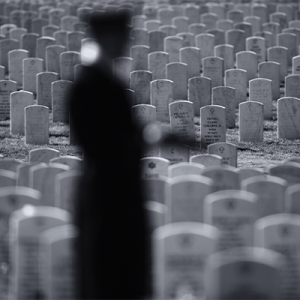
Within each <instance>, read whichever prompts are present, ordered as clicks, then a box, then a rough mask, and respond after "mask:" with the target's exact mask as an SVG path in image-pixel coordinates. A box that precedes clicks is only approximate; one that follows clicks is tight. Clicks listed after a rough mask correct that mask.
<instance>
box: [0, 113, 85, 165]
mask: <svg viewBox="0 0 300 300" xmlns="http://www.w3.org/2000/svg"><path fill="white" fill-rule="evenodd" d="M49 119H50V120H49V121H50V123H49V124H50V126H49V145H27V144H25V136H21V135H11V134H10V128H9V126H10V121H9V120H0V155H1V156H0V158H4V159H20V160H22V161H24V162H28V161H29V151H30V150H32V149H37V148H53V149H56V150H58V151H60V155H71V156H77V157H80V158H82V156H83V155H82V154H83V152H82V150H81V149H80V148H79V147H78V146H73V145H72V146H70V145H69V131H70V130H69V126H68V125H66V124H64V123H59V122H57V123H52V115H51V114H49Z"/></svg>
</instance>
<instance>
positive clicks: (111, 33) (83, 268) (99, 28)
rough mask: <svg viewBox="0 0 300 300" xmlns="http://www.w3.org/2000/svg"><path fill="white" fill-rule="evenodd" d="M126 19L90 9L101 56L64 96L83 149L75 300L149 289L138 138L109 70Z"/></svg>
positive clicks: (134, 295) (132, 295)
mask: <svg viewBox="0 0 300 300" xmlns="http://www.w3.org/2000/svg"><path fill="white" fill-rule="evenodd" d="M129 23H130V16H129V15H128V13H126V12H113V13H112V12H110V13H108V12H105V13H100V12H99V13H95V12H94V13H92V14H91V15H90V18H89V26H90V28H89V33H90V34H91V35H92V37H93V38H94V39H95V40H96V41H97V43H98V44H99V45H100V50H101V51H100V55H99V58H98V60H97V61H95V62H94V63H93V64H92V65H89V66H83V67H82V69H81V73H80V75H79V77H78V79H77V80H76V82H75V84H74V87H73V88H72V90H71V92H70V95H69V102H70V116H71V120H72V122H73V126H74V129H75V131H76V135H77V138H78V141H79V144H80V145H81V146H82V148H83V150H84V175H83V176H82V182H81V185H80V186H79V187H78V197H77V199H76V214H75V224H76V225H77V226H78V231H79V236H78V239H77V262H76V263H77V264H78V271H79V272H78V273H79V299H142V298H145V297H146V296H147V293H148V291H147V288H146V286H147V284H148V283H147V268H148V267H147V257H148V256H147V252H148V251H149V244H148V238H147V236H146V224H145V211H144V208H143V201H142V200H143V199H142V192H141V187H140V180H139V167H138V165H139V160H140V158H141V157H142V151H143V138H142V135H141V132H140V131H139V130H138V129H137V128H136V127H135V125H134V124H133V123H132V118H131V105H130V102H129V99H127V98H126V93H125V88H124V87H123V86H122V83H121V82H119V81H118V80H117V79H116V78H114V77H113V72H112V64H113V59H115V58H117V57H120V56H122V55H123V54H122V50H123V49H124V47H125V45H126V42H127V40H128V37H129V32H130V28H129V27H128V26H127V24H129Z"/></svg>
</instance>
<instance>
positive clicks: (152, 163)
mask: <svg viewBox="0 0 300 300" xmlns="http://www.w3.org/2000/svg"><path fill="white" fill-rule="evenodd" d="M148 168H150V169H154V168H156V164H155V163H154V162H153V161H152V162H151V163H149V164H148Z"/></svg>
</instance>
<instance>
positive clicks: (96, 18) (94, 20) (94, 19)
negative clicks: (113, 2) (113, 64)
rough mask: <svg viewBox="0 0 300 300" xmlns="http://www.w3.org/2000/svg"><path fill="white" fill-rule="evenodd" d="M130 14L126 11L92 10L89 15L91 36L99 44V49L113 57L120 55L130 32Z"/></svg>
mask: <svg viewBox="0 0 300 300" xmlns="http://www.w3.org/2000/svg"><path fill="white" fill-rule="evenodd" d="M130 21H131V16H130V14H129V13H128V12H127V11H115V12H101V11H94V12H93V13H91V14H90V17H89V26H90V33H91V36H92V37H93V38H94V39H95V40H96V41H97V42H98V43H99V44H100V47H101V51H103V52H104V53H105V55H106V56H109V57H110V58H112V59H114V58H117V57H120V56H122V53H123V51H124V48H125V46H126V43H127V42H128V39H129V34H130V26H129V24H130Z"/></svg>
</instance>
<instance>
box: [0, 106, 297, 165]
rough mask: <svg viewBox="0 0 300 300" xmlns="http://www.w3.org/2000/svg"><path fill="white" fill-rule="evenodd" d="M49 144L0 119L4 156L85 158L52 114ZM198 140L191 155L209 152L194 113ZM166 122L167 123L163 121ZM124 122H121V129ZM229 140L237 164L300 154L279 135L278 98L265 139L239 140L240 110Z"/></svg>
mask: <svg viewBox="0 0 300 300" xmlns="http://www.w3.org/2000/svg"><path fill="white" fill-rule="evenodd" d="M49 118H50V127H49V135H50V138H49V143H50V144H49V145H26V144H25V136H20V135H11V134H10V128H9V126H10V121H9V120H0V155H1V157H2V158H5V159H20V160H22V161H24V162H28V161H29V151H30V150H32V149H36V148H42V147H43V148H45V147H47V148H48V147H49V148H53V149H56V150H58V151H60V154H61V155H71V156H77V157H80V158H82V156H83V155H82V154H83V152H82V150H81V149H80V148H79V147H78V146H70V145H69V126H68V125H66V124H64V123H59V122H57V123H53V122H52V114H51V113H50V114H49ZM194 121H195V132H196V143H195V146H194V147H191V149H190V156H192V155H196V154H200V153H201V154H203V153H206V150H203V149H200V142H199V141H200V118H199V117H198V118H197V117H195V118H194ZM162 125H163V126H167V124H162ZM121 131H122V126H121V125H120V132H121ZM226 141H227V142H229V143H233V144H235V145H237V147H238V167H239V168H240V167H250V168H263V169H264V171H267V169H268V168H269V167H270V166H271V165H276V164H280V163H282V162H283V161H284V160H286V159H288V158H291V157H294V156H298V157H299V156H300V140H283V139H278V138H277V120H276V101H273V120H272V121H271V120H270V121H264V142H263V143H245V142H239V131H238V114H237V112H236V128H234V129H227V131H226Z"/></svg>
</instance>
